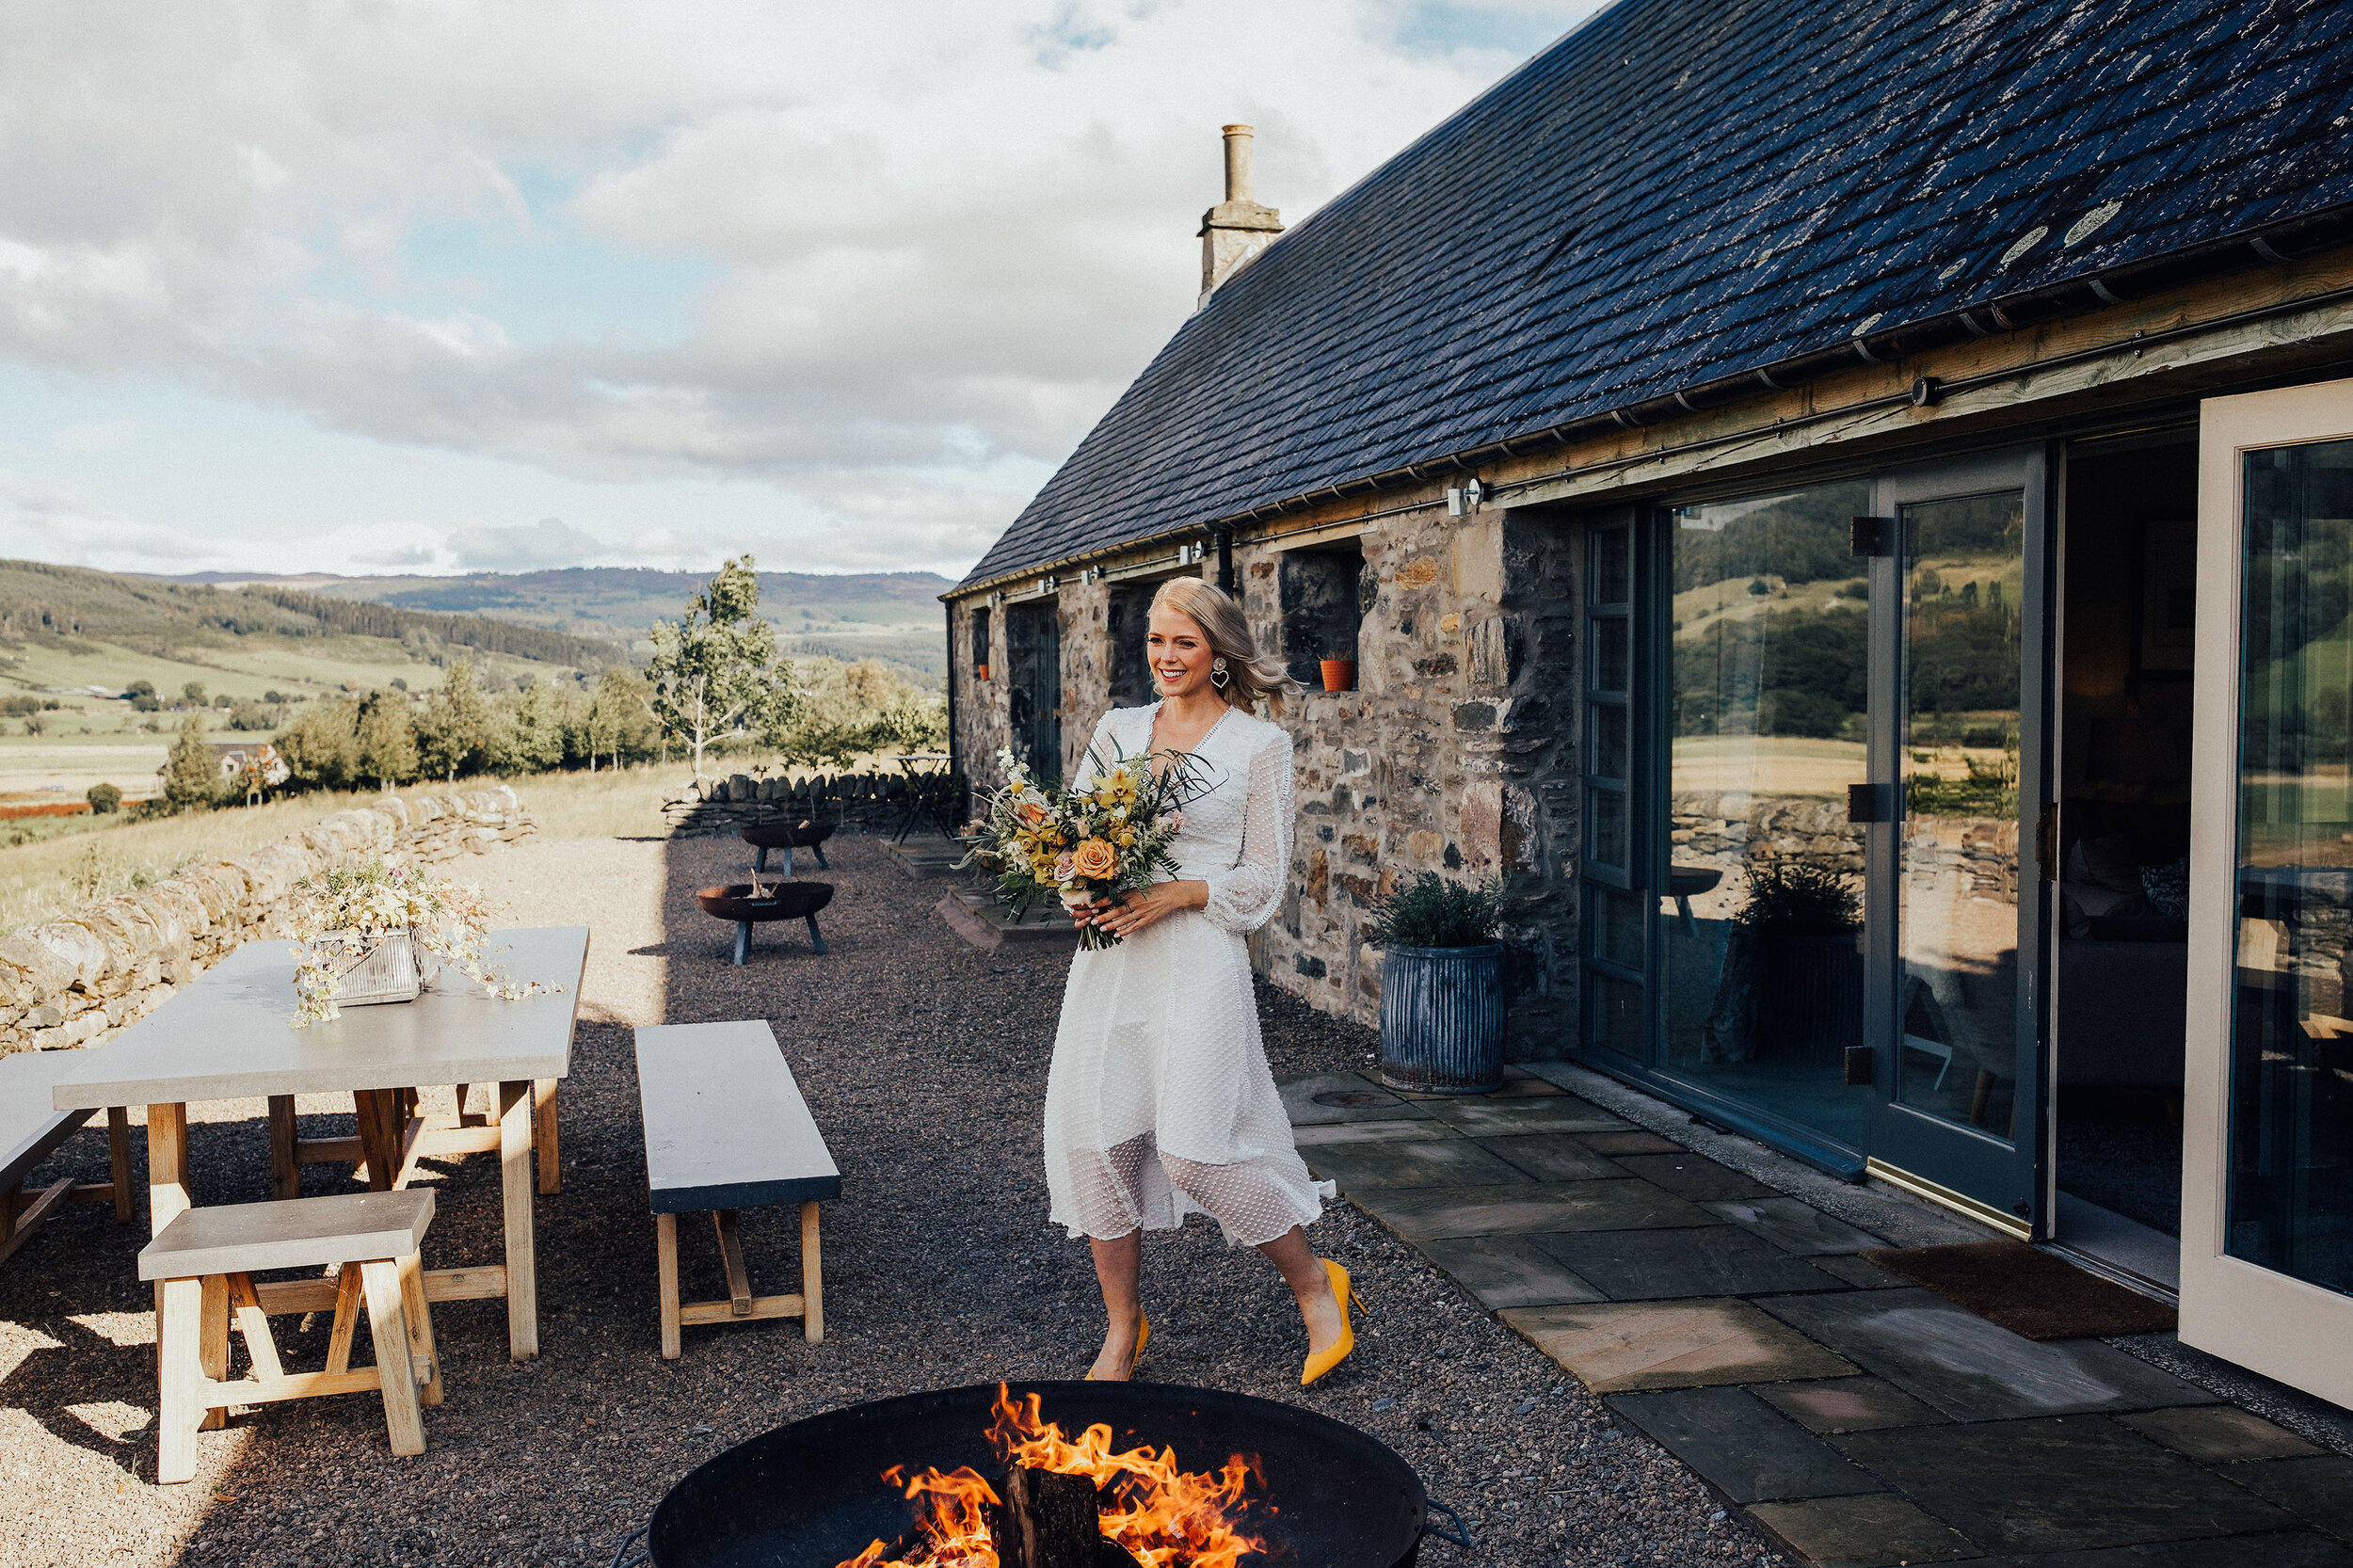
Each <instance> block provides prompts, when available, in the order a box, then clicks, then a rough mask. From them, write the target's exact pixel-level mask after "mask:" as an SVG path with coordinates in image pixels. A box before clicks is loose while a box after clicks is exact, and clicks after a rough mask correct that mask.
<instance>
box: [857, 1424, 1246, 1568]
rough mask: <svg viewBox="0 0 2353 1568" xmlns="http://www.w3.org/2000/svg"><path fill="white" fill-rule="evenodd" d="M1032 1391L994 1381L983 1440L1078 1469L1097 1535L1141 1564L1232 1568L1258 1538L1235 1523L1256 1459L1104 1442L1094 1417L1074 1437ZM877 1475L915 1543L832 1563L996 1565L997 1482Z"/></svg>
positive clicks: (1002, 1452)
mask: <svg viewBox="0 0 2353 1568" xmlns="http://www.w3.org/2000/svg"><path fill="white" fill-rule="evenodd" d="M1042 1405H1043V1401H1042V1400H1040V1399H1039V1397H1038V1396H1037V1395H1035V1394H1030V1395H1027V1396H1025V1397H1023V1398H1022V1399H1020V1400H1015V1399H1014V1398H1013V1396H1012V1393H1011V1391H1010V1390H1009V1389H1007V1388H1006V1387H1005V1385H1004V1384H999V1385H998V1388H997V1402H996V1403H995V1404H994V1405H993V1406H991V1407H990V1408H991V1412H992V1414H993V1415H994V1416H995V1417H996V1419H995V1420H994V1421H992V1422H991V1423H990V1426H989V1429H988V1440H989V1443H990V1444H991V1446H993V1447H994V1448H996V1449H997V1452H998V1455H999V1457H1000V1458H1001V1459H1003V1460H1004V1462H1005V1463H1006V1464H1008V1465H1024V1466H1027V1467H1029V1468H1031V1469H1035V1470H1054V1471H1059V1472H1060V1473H1062V1474H1063V1475H1066V1476H1085V1477H1087V1478H1088V1479H1089V1480H1093V1481H1094V1482H1095V1484H1096V1485H1097V1486H1099V1487H1101V1488H1103V1489H1104V1496H1103V1509H1102V1513H1101V1515H1100V1519H1101V1524H1102V1528H1103V1533H1104V1535H1106V1536H1107V1537H1109V1538H1110V1539H1111V1540H1112V1541H1115V1542H1117V1543H1118V1544H1120V1545H1122V1546H1124V1547H1126V1548H1127V1549H1128V1553H1129V1555H1131V1556H1132V1557H1134V1558H1135V1560H1137V1561H1138V1562H1140V1563H1142V1564H1144V1568H1237V1565H1238V1564H1239V1563H1240V1562H1241V1560H1242V1559H1243V1558H1244V1557H1247V1556H1250V1555H1252V1554H1254V1553H1258V1552H1263V1551H1265V1550H1266V1543H1265V1542H1263V1541H1261V1540H1258V1539H1257V1538H1256V1537H1254V1536H1249V1535H1244V1534H1243V1533H1241V1529H1240V1528H1239V1522H1240V1517H1241V1512H1242V1511H1243V1510H1244V1509H1246V1508H1248V1507H1249V1506H1250V1504H1251V1501H1252V1499H1249V1498H1246V1497H1244V1496H1242V1489H1243V1487H1244V1486H1245V1485H1246V1484H1247V1483H1248V1481H1249V1480H1251V1478H1252V1477H1254V1476H1256V1477H1257V1479H1258V1480H1259V1481H1260V1482H1261V1483H1263V1482H1264V1480H1265V1479H1266V1478H1265V1477H1264V1475H1263V1474H1261V1473H1260V1471H1259V1469H1258V1462H1257V1459H1255V1458H1251V1457H1246V1456H1244V1455H1241V1454H1235V1455H1233V1456H1231V1457H1230V1458H1228V1459H1227V1460H1226V1461H1225V1465H1224V1466H1223V1467H1222V1468H1219V1469H1217V1470H1204V1471H1188V1470H1180V1469H1178V1468H1177V1450H1176V1449H1174V1448H1162V1449H1161V1450H1160V1451H1159V1452H1158V1453H1155V1452H1153V1451H1152V1449H1150V1448H1129V1449H1128V1450H1127V1451H1126V1452H1125V1453H1115V1452H1113V1451H1112V1429H1111V1427H1110V1425H1109V1424H1108V1423H1103V1422H1098V1423H1096V1425H1094V1426H1091V1427H1089V1428H1087V1429H1086V1431H1085V1432H1081V1433H1080V1434H1079V1438H1078V1441H1076V1442H1073V1441H1071V1440H1070V1439H1069V1438H1067V1437H1065V1436H1064V1435H1063V1430H1062V1427H1061V1424H1060V1423H1058V1422H1049V1421H1048V1420H1047V1419H1046V1418H1045V1413H1044V1410H1043V1408H1042ZM883 1479H884V1480H888V1481H889V1482H890V1483H891V1484H892V1485H894V1486H901V1487H904V1488H905V1490H906V1496H907V1500H908V1501H910V1502H912V1503H914V1504H915V1512H916V1531H915V1533H916V1544H915V1546H914V1548H913V1549H912V1551H910V1552H908V1553H907V1554H906V1555H904V1556H901V1557H893V1556H891V1555H890V1552H891V1550H892V1548H890V1547H888V1546H886V1545H885V1544H883V1543H881V1542H879V1541H877V1542H875V1543H874V1544H872V1545H871V1546H869V1547H867V1548H866V1550H864V1551H862V1552H860V1553H858V1555H857V1556H856V1557H854V1558H852V1559H850V1560H848V1561H847V1562H844V1563H841V1564H840V1568H998V1561H997V1548H996V1547H995V1546H994V1545H993V1544H990V1542H989V1538H988V1524H987V1520H986V1518H985V1516H984V1514H983V1513H982V1512H981V1505H982V1504H983V1503H984V1502H985V1503H991V1504H995V1503H1001V1502H1002V1501H1003V1499H1002V1498H1000V1496H998V1495H997V1491H996V1488H994V1487H992V1486H990V1485H989V1483H988V1481H987V1480H985V1479H984V1478H983V1477H982V1476H981V1474H980V1473H979V1472H978V1471H976V1470H974V1469H973V1468H972V1467H971V1466H970V1465H959V1466H957V1467H956V1469H955V1470H953V1471H952V1472H946V1473H943V1472H941V1471H939V1470H936V1469H926V1470H921V1471H918V1472H915V1473H912V1474H910V1473H909V1472H908V1471H907V1469H906V1467H905V1466H904V1465H893V1466H892V1467H891V1468H889V1469H888V1470H886V1471H884V1472H883Z"/></svg>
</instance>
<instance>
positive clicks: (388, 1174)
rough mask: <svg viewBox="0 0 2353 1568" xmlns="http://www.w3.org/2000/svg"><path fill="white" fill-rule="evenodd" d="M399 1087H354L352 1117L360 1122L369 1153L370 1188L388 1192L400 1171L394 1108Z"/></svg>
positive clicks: (363, 1146)
mask: <svg viewBox="0 0 2353 1568" xmlns="http://www.w3.org/2000/svg"><path fill="white" fill-rule="evenodd" d="M398 1094H399V1091H398V1090H396V1089H355V1090H353V1091H352V1095H351V1110H352V1115H353V1118H354V1119H355V1120H356V1121H358V1122H359V1124H360V1152H362V1153H363V1154H365V1155H366V1156H367V1162H368V1191H369V1192H391V1191H392V1182H393V1179H394V1178H395V1177H397V1176H399V1174H400V1133H401V1124H400V1120H399V1115H398V1112H397V1111H396V1109H395V1107H394V1103H393V1102H394V1099H395V1096H397V1095H398Z"/></svg>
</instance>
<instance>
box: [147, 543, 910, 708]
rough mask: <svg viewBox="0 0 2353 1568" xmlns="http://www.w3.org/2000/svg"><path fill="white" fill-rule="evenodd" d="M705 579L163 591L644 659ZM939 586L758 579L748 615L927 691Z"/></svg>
mask: <svg viewBox="0 0 2353 1568" xmlns="http://www.w3.org/2000/svg"><path fill="white" fill-rule="evenodd" d="M708 575H709V574H708V573H704V572H685V571H648V570H639V569H635V568H622V567H572V568H566V569H564V570H561V571H531V572H516V573H512V574H509V573H503V572H477V573H474V574H472V575H470V576H465V577H330V576H324V575H315V576H301V577H262V576H252V577H232V576H230V575H227V574H224V573H217V572H207V573H203V574H201V575H200V577H197V578H188V579H171V580H169V581H171V582H174V583H176V584H214V585H218V586H220V587H224V588H226V587H231V586H243V587H245V588H246V590H247V591H248V592H259V591H266V592H287V591H294V592H298V593H301V594H305V595H309V596H312V597H315V598H319V599H335V600H365V601H368V602H372V603H376V604H382V605H388V606H391V607H392V608H394V609H399V610H406V611H413V612H422V613H429V614H433V615H455V616H477V617H484V618H491V619H496V620H500V621H506V622H511V623H514V624H518V625H522V626H535V627H541V628H545V629H547V630H549V631H554V632H565V633H568V634H570V635H574V636H584V637H592V638H600V639H605V640H609V641H613V642H617V643H625V644H627V645H628V646H629V648H631V650H632V652H633V653H634V654H636V655H637V656H638V657H639V658H640V659H643V658H644V656H645V655H646V653H647V652H648V651H649V646H648V644H647V642H646V629H647V627H648V626H650V625H651V624H652V623H653V622H654V621H655V620H657V619H661V618H664V617H668V616H676V615H677V614H678V613H679V611H680V608H681V607H682V606H683V605H684V604H685V602H686V600H687V599H688V598H689V596H691V595H692V594H694V593H695V591H696V589H698V588H700V587H701V586H702V584H703V582H704V580H705V579H706V578H707V577H708ZM951 586H952V584H951V583H950V582H949V580H948V579H947V578H944V577H941V576H939V575H938V574H936V573H935V572H928V571H897V572H866V573H858V574H845V575H840V576H832V575H825V574H821V573H816V572H799V571H763V572H761V573H760V610H761V613H762V614H764V615H765V616H767V617H768V619H769V620H771V621H773V622H775V623H776V631H777V632H778V634H779V636H780V638H781V640H782V646H783V648H784V651H786V652H787V653H792V654H811V653H822V654H825V655H828V656H830V657H833V658H836V659H843V660H857V659H883V660H886V661H888V663H890V664H896V665H898V666H900V667H901V668H903V669H904V670H906V671H907V672H908V673H909V674H911V675H916V676H920V677H922V678H923V679H924V680H925V682H926V683H927V684H930V685H935V686H936V685H937V684H938V682H939V680H940V677H941V675H942V673H943V670H944V667H945V666H944V660H945V655H946V647H945V643H944V640H943V639H944V637H945V632H944V631H943V626H944V621H943V618H942V617H943V612H942V610H941V606H940V603H939V595H940V594H941V593H943V592H945V591H946V590H947V589H948V588H949V587H951Z"/></svg>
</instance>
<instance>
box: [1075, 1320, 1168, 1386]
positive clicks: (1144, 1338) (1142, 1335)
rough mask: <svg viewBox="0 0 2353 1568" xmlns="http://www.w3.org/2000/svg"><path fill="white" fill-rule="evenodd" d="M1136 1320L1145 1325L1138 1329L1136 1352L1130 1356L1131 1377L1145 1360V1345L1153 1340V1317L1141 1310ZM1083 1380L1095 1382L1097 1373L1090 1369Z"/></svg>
mask: <svg viewBox="0 0 2353 1568" xmlns="http://www.w3.org/2000/svg"><path fill="white" fill-rule="evenodd" d="M1136 1320H1137V1321H1138V1322H1140V1323H1142V1324H1143V1325H1144V1326H1143V1327H1142V1328H1140V1329H1138V1330H1137V1331H1136V1353H1135V1354H1133V1355H1131V1356H1129V1357H1128V1376H1129V1377H1131V1378H1132V1377H1134V1376H1135V1375H1136V1368H1137V1367H1138V1366H1139V1365H1141V1364H1142V1363H1143V1361H1144V1346H1146V1345H1149V1344H1150V1343H1151V1342H1152V1319H1151V1317H1150V1316H1149V1315H1148V1314H1146V1313H1142V1312H1139V1313H1137V1314H1136ZM1081 1381H1082V1382H1086V1383H1093V1382H1094V1381H1095V1374H1094V1373H1093V1372H1092V1371H1090V1372H1088V1373H1087V1375H1086V1376H1085V1378H1084V1379H1082V1380H1081Z"/></svg>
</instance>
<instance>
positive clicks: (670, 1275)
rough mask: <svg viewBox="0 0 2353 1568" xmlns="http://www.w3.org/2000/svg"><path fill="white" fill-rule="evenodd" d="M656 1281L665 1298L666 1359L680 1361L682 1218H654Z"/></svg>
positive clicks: (662, 1215)
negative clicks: (679, 1260)
mask: <svg viewBox="0 0 2353 1568" xmlns="http://www.w3.org/2000/svg"><path fill="white" fill-rule="evenodd" d="M653 1254H654V1265H653V1266H654V1280H655V1284H656V1288H658V1289H659V1290H660V1291H661V1294H662V1358H663V1359H664V1361H676V1360H677V1359H678V1358H679V1311H678V1308H679V1301H678V1216H677V1215H675V1214H656V1215H655V1216H654V1217H653Z"/></svg>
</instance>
